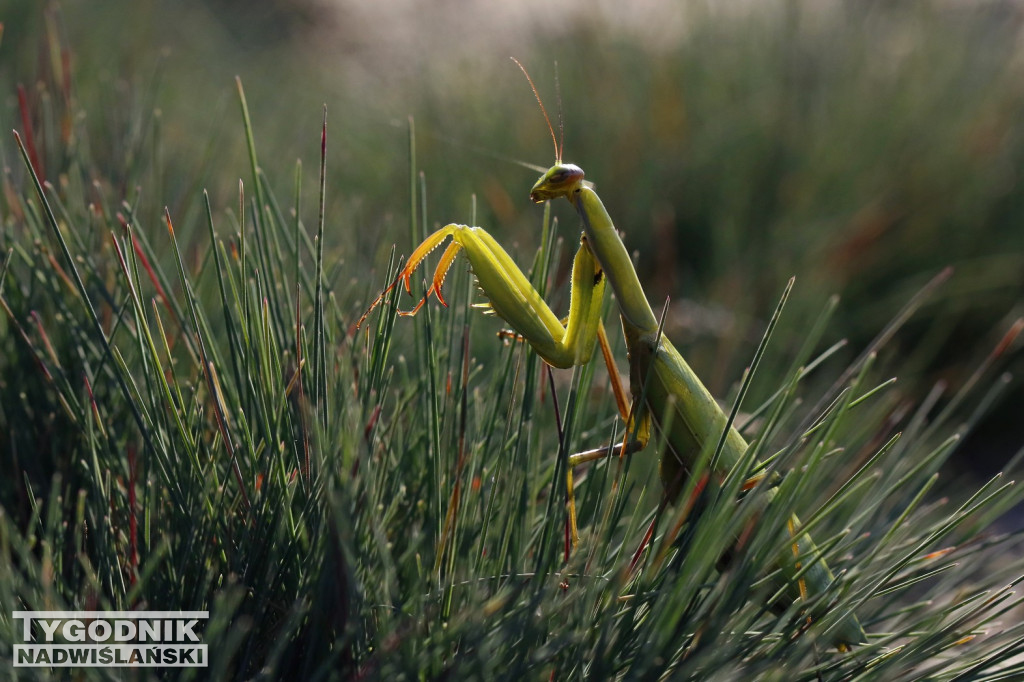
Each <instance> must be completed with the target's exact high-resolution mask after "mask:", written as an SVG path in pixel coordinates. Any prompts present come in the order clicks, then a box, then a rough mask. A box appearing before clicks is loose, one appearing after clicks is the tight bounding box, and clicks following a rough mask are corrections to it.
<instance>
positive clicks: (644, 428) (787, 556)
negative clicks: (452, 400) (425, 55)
mask: <svg viewBox="0 0 1024 682" xmlns="http://www.w3.org/2000/svg"><path fill="white" fill-rule="evenodd" d="M516 64H517V65H519V67H520V69H522V70H523V73H524V74H526V77H527V80H529V82H530V86H531V88H533V92H534V95H535V96H536V98H537V102H538V103H539V104H540V107H541V111H542V112H543V113H544V117H545V119H546V120H547V121H548V128H549V130H550V131H551V137H552V140H553V141H554V143H555V156H556V160H555V164H554V165H553V166H552V167H551V168H549V169H548V170H547V171H546V172H545V173H544V174H543V175H542V176H541V177H540V179H539V180H537V182H536V183H535V184H534V185H533V188H532V190H531V191H530V199H531V200H532V201H533V202H535V203H543V202H547V201H553V200H557V199H559V198H564V199H565V200H567V201H568V202H569V203H570V204H571V205H572V206H573V208H574V209H575V210H576V213H577V214H578V215H579V218H580V221H581V224H582V234H581V236H580V245H579V248H578V250H577V251H576V255H575V257H574V260H573V265H572V275H571V289H570V303H569V313H568V316H567V317H565V318H562V319H560V318H559V317H558V316H556V315H555V313H554V312H553V311H552V310H551V308H550V307H549V306H548V304H547V303H546V302H545V301H544V300H543V298H542V296H541V294H540V293H539V292H538V291H537V290H536V289H535V288H534V287H533V285H532V284H531V283H530V281H529V279H528V278H527V277H526V275H525V274H524V273H523V272H522V270H520V268H519V267H518V266H517V265H516V263H515V262H514V261H513V260H512V258H511V257H510V256H509V255H508V253H507V252H506V251H505V249H503V248H502V246H501V245H500V244H499V243H498V241H497V240H496V239H495V238H494V237H493V236H491V235H490V234H489V233H488V232H486V231H485V230H484V229H482V228H480V227H470V226H467V225H459V224H454V223H453V224H449V225H445V226H444V227H442V228H440V229H439V230H437V231H436V232H434V233H433V234H431V235H430V236H428V237H427V238H426V239H425V240H424V241H423V243H421V244H420V245H419V246H417V247H416V249H415V250H414V251H413V252H412V255H410V256H409V259H408V261H407V262H406V263H405V265H404V267H403V268H402V269H401V270H400V271H399V273H398V275H397V277H396V278H395V280H394V281H393V282H392V283H391V284H390V286H388V287H387V288H386V289H384V291H382V292H381V293H380V295H379V296H378V297H377V299H376V300H375V301H374V302H373V303H372V304H371V306H370V308H369V309H368V310H367V311H366V313H365V314H364V315H363V317H362V318H361V319H360V320H359V322H358V323H357V327H358V326H360V325H361V324H362V323H363V321H365V319H366V317H367V316H368V315H369V314H370V312H371V311H372V310H373V309H374V308H375V307H377V306H378V305H379V304H380V303H381V302H382V301H383V300H384V297H385V296H386V295H387V294H388V293H389V292H390V291H392V290H393V289H394V288H395V287H396V286H399V285H402V286H404V288H405V289H406V291H407V292H409V293H411V288H412V287H411V285H412V283H411V278H412V275H413V273H414V272H416V270H417V269H418V268H419V267H420V265H421V264H422V263H423V261H424V259H425V258H426V257H427V255H428V254H429V253H431V252H432V251H434V250H435V249H436V248H438V247H439V246H441V245H442V244H443V243H444V242H445V241H447V240H449V239H450V240H451V241H450V242H449V244H448V246H447V247H446V248H445V250H444V251H443V253H442V255H441V258H440V261H439V262H438V264H437V266H436V268H435V271H434V275H433V278H432V280H431V284H430V286H429V288H428V289H427V291H426V294H425V295H424V296H423V298H422V299H421V300H420V301H419V303H418V304H417V305H416V306H415V308H413V309H412V310H410V311H402V313H401V314H403V315H406V316H410V315H415V314H416V313H417V312H418V311H419V310H420V308H421V307H422V306H423V305H424V304H425V303H426V302H427V301H428V299H429V298H430V296H431V295H433V296H434V297H435V298H437V299H438V301H439V302H441V303H442V304H443V305H447V303H446V302H445V300H444V297H443V294H442V285H443V283H444V280H445V276H446V275H447V273H448V270H449V269H450V268H451V266H452V264H453V263H454V262H455V259H456V257H457V256H458V254H459V253H463V254H464V255H465V256H466V259H467V260H468V261H469V264H470V266H471V267H472V270H473V274H474V275H475V277H476V279H477V282H478V284H479V287H480V289H481V290H482V291H483V293H484V295H485V296H486V297H487V299H488V301H489V305H490V308H491V309H492V310H493V312H494V313H496V314H497V315H498V316H499V317H501V318H502V319H503V320H504V321H505V322H506V323H508V325H509V326H510V327H511V328H512V330H513V331H514V333H515V335H517V336H518V337H519V338H521V339H522V340H524V341H525V342H526V343H528V344H529V345H530V346H531V347H532V348H533V349H534V351H535V352H536V353H537V354H538V355H539V356H540V357H541V358H542V359H543V360H544V361H545V362H546V363H548V364H549V365H551V366H552V367H556V368H571V367H573V366H578V365H584V364H586V363H587V362H590V360H591V358H592V357H593V355H594V350H595V346H596V345H597V344H598V343H600V345H601V348H602V353H603V355H604V359H605V361H606V362H607V363H608V364H609V372H610V374H611V375H612V376H613V377H614V378H616V379H617V376H618V375H617V370H616V369H615V365H614V359H613V358H612V355H611V350H610V346H609V344H608V341H607V338H606V336H605V333H604V329H603V323H602V319H601V311H602V305H603V302H604V297H605V292H606V289H607V288H608V287H610V288H611V291H612V292H613V293H614V296H615V301H616V303H617V305H618V309H619V315H620V319H621V324H622V332H623V336H624V338H625V345H626V350H627V356H628V360H629V379H630V392H631V398H632V400H627V399H626V398H625V395H624V391H622V390H621V388H620V387H617V383H618V382H617V381H613V388H615V389H616V390H615V395H616V403H617V407H618V410H619V413H620V414H621V416H622V418H623V420H624V421H625V423H626V440H625V441H624V442H623V443H622V445H621V446H614V447H616V448H619V452H620V453H621V454H622V455H626V454H632V453H636V452H639V451H641V450H643V449H644V448H645V447H646V445H647V444H648V442H649V440H650V439H651V436H652V433H656V434H658V435H659V436H660V437H661V438H662V439H663V440H664V442H665V454H664V455H663V456H662V459H661V462H660V467H659V474H660V478H661V482H662V486H663V489H664V496H665V500H666V501H668V502H671V501H674V500H676V498H678V497H679V496H680V493H681V492H682V489H683V485H682V483H683V481H684V480H685V476H686V474H687V473H688V471H689V470H691V469H692V468H693V467H694V466H695V465H696V463H697V459H698V457H700V456H701V454H702V452H703V451H705V450H707V449H708V448H709V447H710V448H713V447H714V444H716V443H717V444H718V445H719V450H718V454H717V457H716V458H715V459H714V465H713V466H714V468H713V470H712V471H711V474H710V476H711V478H713V479H716V480H715V483H716V484H720V483H721V482H722V479H724V478H725V476H726V475H727V474H728V472H730V471H731V470H732V469H733V468H734V467H736V466H738V465H739V464H740V463H741V460H742V459H743V458H744V455H745V453H746V452H747V449H748V444H747V442H746V441H745V440H744V438H743V436H742V435H740V433H739V432H738V431H737V430H736V429H735V428H734V427H733V426H732V425H731V424H730V421H729V419H728V417H727V416H726V414H725V412H724V411H723V410H722V408H721V407H720V406H719V404H718V403H717V401H716V400H715V399H714V397H713V396H712V395H711V393H710V392H709V391H708V389H707V388H706V387H705V386H704V384H703V383H702V382H701V380H700V378H699V377H698V376H697V375H696V373H694V371H693V370H692V369H691V368H690V366H689V365H688V364H687V363H686V361H685V360H684V359H683V357H682V355H681V354H680V353H679V351H677V350H676V348H675V346H673V345H672V343H671V341H669V339H668V338H667V337H666V336H665V335H664V334H663V333H662V326H661V324H660V322H659V319H658V318H657V317H656V316H655V314H654V311H653V310H652V309H651V306H650V304H649V303H648V301H647V296H646V294H645V292H644V290H643V288H642V287H641V284H640V280H639V277H638V276H637V272H636V269H635V268H634V266H633V262H632V260H631V259H630V257H629V253H628V251H627V250H626V247H625V245H624V243H623V241H622V238H621V237H620V235H619V232H618V231H617V230H616V228H615V225H614V223H613V222H612V219H611V217H610V216H609V214H608V211H607V210H606V209H605V207H604V204H603V203H602V202H601V199H600V198H599V197H598V195H597V193H596V192H595V191H594V189H593V187H592V186H591V185H590V183H588V182H586V181H585V180H584V172H583V170H582V169H581V168H580V167H579V166H576V165H573V164H569V163H563V162H562V153H561V152H562V150H561V147H560V145H559V143H558V142H557V141H555V134H554V128H553V127H552V126H551V122H550V119H548V116H547V112H546V110H545V109H544V104H543V102H541V98H540V95H539V94H538V93H537V89H536V87H535V86H534V85H533V81H532V79H530V76H529V74H527V73H526V70H525V69H524V68H523V67H522V65H521V64H519V62H518V61H516ZM610 449H611V448H610V447H609V446H605V447H601V448H597V449H594V450H588V451H585V452H581V453H578V454H575V455H571V456H570V457H569V460H568V463H569V470H570V474H571V470H572V468H573V467H575V466H577V465H579V464H582V463H584V462H587V461H590V460H594V459H598V458H600V457H604V456H606V454H607V453H608V452H609V451H610ZM569 480H570V483H569V505H568V506H569V515H570V525H571V533H572V540H573V543H574V544H575V543H576V542H577V541H578V535H577V532H576V518H575V507H574V504H573V503H572V483H571V476H570V479H569ZM758 480H760V479H759V478H758V479H756V480H754V481H753V482H748V483H747V484H745V485H744V488H748V487H753V485H754V484H756V482H757V481H758ZM704 483H707V481H702V482H701V484H700V485H699V486H698V490H699V489H700V488H702V487H703V485H704ZM774 494H775V490H774V489H773V488H771V487H769V488H768V490H767V497H768V498H769V499H771V498H772V497H774ZM788 529H789V533H790V544H791V547H790V548H789V551H787V552H784V553H783V556H781V557H780V558H779V562H778V563H779V566H778V567H779V568H780V569H781V572H782V575H783V576H784V579H785V580H786V581H788V584H789V585H790V586H791V589H790V590H789V592H791V593H792V594H793V597H792V598H793V599H794V600H795V599H797V598H800V599H803V600H805V601H807V600H808V599H811V598H813V597H815V596H817V595H819V594H821V593H822V592H823V591H824V590H825V589H826V588H827V587H828V586H829V585H830V584H831V583H832V582H833V581H834V580H835V578H834V576H833V574H832V572H831V571H830V570H829V568H828V566H827V565H826V564H825V562H824V560H823V559H822V558H821V557H820V553H819V551H818V549H817V547H816V546H815V544H814V542H813V541H812V540H811V538H810V536H809V535H808V534H807V533H805V532H802V531H801V530H800V522H799V520H798V519H797V518H796V516H795V515H792V516H790V518H789V520H788ZM830 637H831V639H832V641H833V643H834V644H835V645H836V646H837V647H838V648H839V649H840V650H841V651H846V650H848V648H849V647H850V646H851V645H854V644H861V643H864V642H865V641H866V635H865V633H864V630H863V628H862V627H861V625H860V623H859V622H858V620H857V617H856V615H854V614H853V613H850V614H848V615H846V616H844V617H843V618H842V619H841V620H840V621H839V622H838V623H837V624H836V626H835V627H833V628H832V630H831V633H830Z"/></svg>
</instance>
